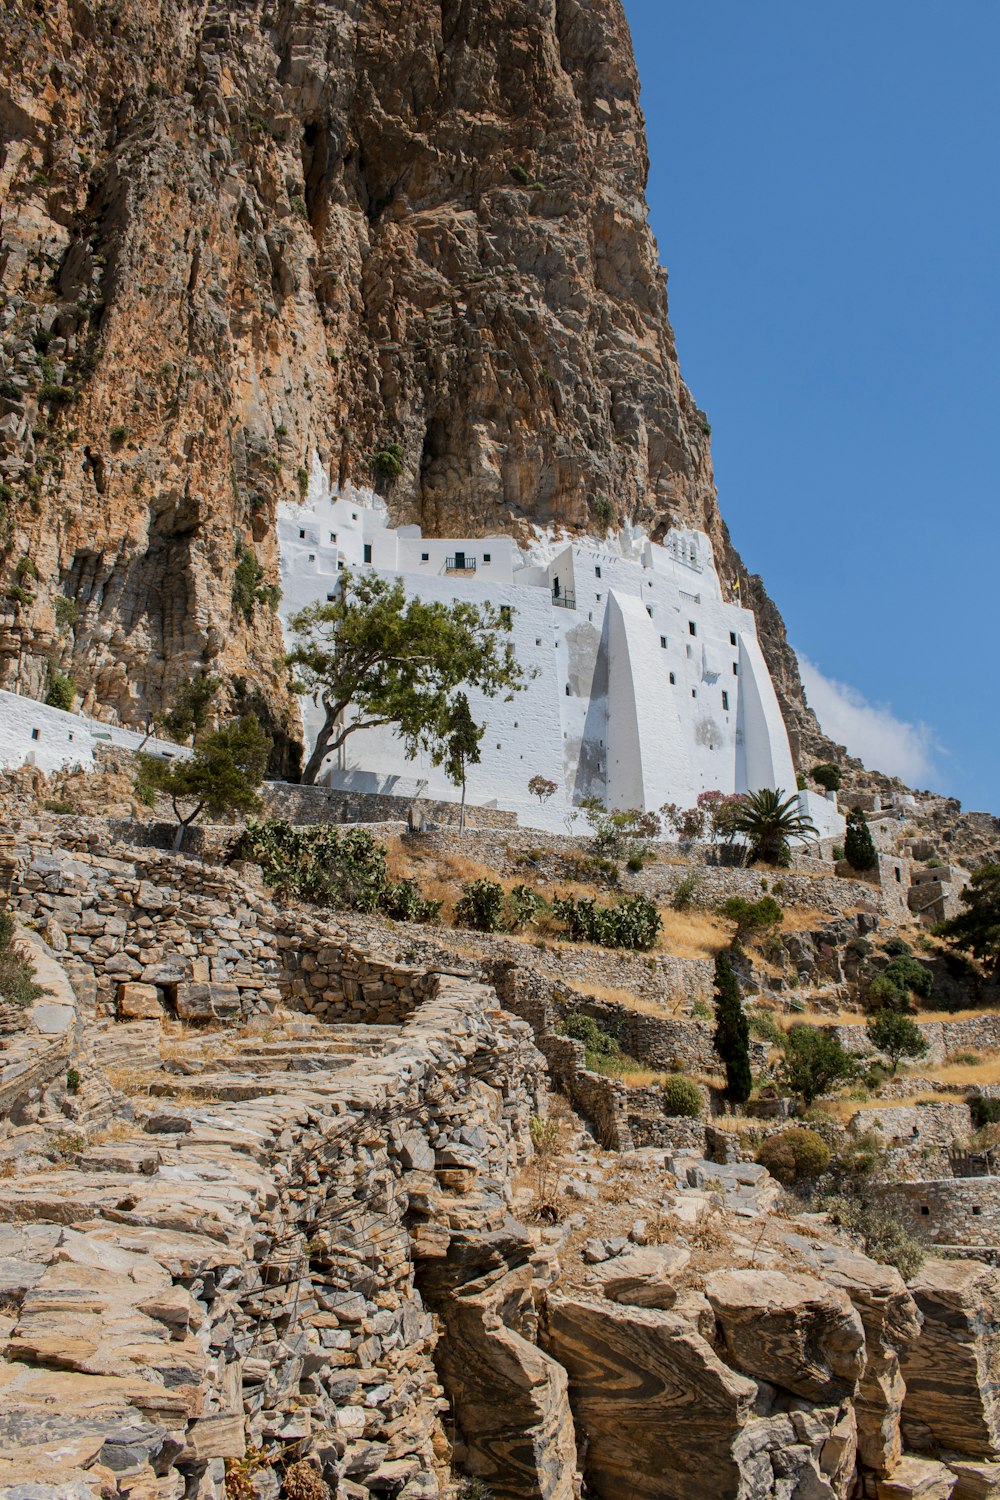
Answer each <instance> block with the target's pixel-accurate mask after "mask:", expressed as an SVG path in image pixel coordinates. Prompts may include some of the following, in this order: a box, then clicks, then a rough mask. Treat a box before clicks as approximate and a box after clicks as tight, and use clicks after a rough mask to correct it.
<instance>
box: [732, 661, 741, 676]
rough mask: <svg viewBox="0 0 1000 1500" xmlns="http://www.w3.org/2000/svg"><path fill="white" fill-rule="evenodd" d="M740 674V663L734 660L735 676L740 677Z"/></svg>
mask: <svg viewBox="0 0 1000 1500" xmlns="http://www.w3.org/2000/svg"><path fill="white" fill-rule="evenodd" d="M739 675H740V668H739V663H738V662H735V661H734V662H733V676H734V677H738V676H739Z"/></svg>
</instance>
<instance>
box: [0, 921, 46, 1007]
mask: <svg viewBox="0 0 1000 1500" xmlns="http://www.w3.org/2000/svg"><path fill="white" fill-rule="evenodd" d="M15 930H16V924H15V921H14V914H13V912H11V911H9V910H8V909H7V908H6V907H0V999H3V1000H6V1002H7V1004H8V1005H14V1006H16V1007H17V1009H18V1010H27V1009H28V1007H29V1006H30V1005H33V1004H34V1002H35V1001H36V1000H37V999H38V998H39V996H40V995H43V994H44V993H45V991H44V990H43V988H42V986H41V985H40V984H36V983H35V966H34V964H33V963H32V962H31V960H30V959H27V958H23V957H22V956H21V954H20V953H18V951H17V949H16V948H15V947H14V932H15Z"/></svg>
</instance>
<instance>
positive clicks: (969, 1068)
mask: <svg viewBox="0 0 1000 1500" xmlns="http://www.w3.org/2000/svg"><path fill="white" fill-rule="evenodd" d="M911 1074H912V1075H916V1076H917V1077H920V1078H932V1079H933V1080H934V1082H935V1083H967V1084H969V1086H970V1087H971V1086H972V1085H974V1084H983V1083H1000V1056H998V1055H997V1054H996V1053H995V1052H992V1053H988V1054H985V1055H983V1056H982V1061H981V1062H978V1063H960V1062H943V1063H921V1062H920V1061H919V1060H918V1061H917V1062H915V1063H913V1065H912V1067H910V1068H908V1069H906V1070H905V1071H904V1072H903V1073H902V1074H901V1076H902V1077H904V1078H905V1077H907V1076H908V1075H911Z"/></svg>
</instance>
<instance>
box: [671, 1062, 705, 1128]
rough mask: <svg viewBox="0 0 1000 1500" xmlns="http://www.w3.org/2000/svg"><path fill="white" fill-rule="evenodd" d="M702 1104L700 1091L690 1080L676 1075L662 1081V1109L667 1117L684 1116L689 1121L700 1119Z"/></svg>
mask: <svg viewBox="0 0 1000 1500" xmlns="http://www.w3.org/2000/svg"><path fill="white" fill-rule="evenodd" d="M703 1102H704V1101H703V1100H702V1097H701V1090H700V1089H699V1087H698V1085H697V1084H696V1083H692V1081H691V1079H690V1078H685V1077H684V1076H683V1075H682V1074H679V1073H678V1074H675V1075H674V1076H673V1077H672V1078H667V1079H665V1080H664V1084H663V1108H664V1110H665V1111H666V1113H667V1114H668V1115H686V1116H687V1118H688V1119H691V1120H697V1119H700V1117H701V1111H702V1106H703Z"/></svg>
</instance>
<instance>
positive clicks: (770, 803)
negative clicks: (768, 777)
mask: <svg viewBox="0 0 1000 1500" xmlns="http://www.w3.org/2000/svg"><path fill="white" fill-rule="evenodd" d="M798 808H799V799H798V797H797V796H796V795H795V793H794V792H793V793H792V795H791V796H790V797H786V796H785V794H784V792H782V791H778V790H774V789H773V788H771V787H764V788H763V789H762V790H761V791H759V792H748V793H747V795H746V797H745V798H744V800H743V802H742V804H741V805H740V806H739V807H738V808H736V810H735V812H734V813H733V815H732V826H733V828H734V829H735V831H736V832H737V833H742V834H745V835H746V837H747V838H748V839H749V841H750V859H751V861H754V862H755V861H757V860H763V861H764V863H765V864H769V865H787V864H788V861H789V858H790V851H789V847H788V841H789V839H809V838H813V839H814V838H816V836H817V835H816V829H815V827H814V826H813V822H812V819H811V818H807V817H804V816H802V814H800V813H799V810H798Z"/></svg>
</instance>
